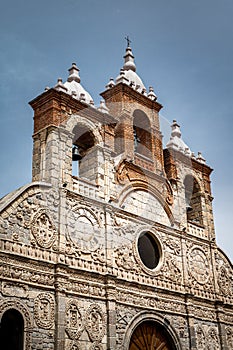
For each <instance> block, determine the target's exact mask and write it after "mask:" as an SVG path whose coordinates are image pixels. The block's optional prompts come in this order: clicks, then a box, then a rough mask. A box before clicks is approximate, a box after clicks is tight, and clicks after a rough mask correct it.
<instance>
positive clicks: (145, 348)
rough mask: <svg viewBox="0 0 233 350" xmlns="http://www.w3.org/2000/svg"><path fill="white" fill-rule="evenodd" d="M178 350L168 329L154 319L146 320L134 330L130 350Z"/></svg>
mask: <svg viewBox="0 0 233 350" xmlns="http://www.w3.org/2000/svg"><path fill="white" fill-rule="evenodd" d="M151 349H161V350H176V347H175V345H174V342H173V341H172V339H171V336H170V335H169V334H168V332H167V331H166V329H165V328H164V327H163V326H161V325H160V324H158V323H157V322H154V321H144V322H142V323H140V324H139V325H138V326H137V327H136V329H135V330H134V332H133V334H132V336H131V339H130V345H129V350H151Z"/></svg>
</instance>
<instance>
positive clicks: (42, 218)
mask: <svg viewBox="0 0 233 350" xmlns="http://www.w3.org/2000/svg"><path fill="white" fill-rule="evenodd" d="M31 232H32V234H33V236H34V238H35V240H36V242H37V244H38V245H39V246H41V247H42V248H50V247H51V246H52V245H53V243H54V241H55V238H56V228H55V225H54V224H53V222H52V220H51V219H50V217H49V216H48V214H47V213H46V210H45V209H40V210H39V211H38V212H37V213H36V214H35V215H34V217H33V219H32V222H31Z"/></svg>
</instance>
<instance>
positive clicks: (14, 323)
mask: <svg viewBox="0 0 233 350" xmlns="http://www.w3.org/2000/svg"><path fill="white" fill-rule="evenodd" d="M0 344H1V347H3V349H4V350H23V349H24V319H23V316H22V315H21V313H20V312H19V311H18V310H16V309H8V310H7V311H5V312H4V314H3V315H2V319H1V323H0Z"/></svg>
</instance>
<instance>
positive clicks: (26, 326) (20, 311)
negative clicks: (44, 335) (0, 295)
mask: <svg viewBox="0 0 233 350" xmlns="http://www.w3.org/2000/svg"><path fill="white" fill-rule="evenodd" d="M11 310H14V312H16V314H15V315H18V320H19V323H20V322H21V323H23V348H22V349H23V350H31V334H32V327H33V321H32V317H31V313H30V312H29V310H28V308H27V307H26V305H24V304H23V303H22V302H20V301H19V300H16V299H11V300H9V299H7V300H5V301H3V302H2V303H0V325H1V326H2V323H3V325H4V322H5V321H4V318H5V317H6V316H7V317H8V316H9V315H10V312H11ZM8 312H9V313H8ZM20 315H21V317H20ZM16 317H17V316H16ZM20 320H21V321H20ZM1 336H2V333H1V330H0V344H1ZM0 346H1V345H0ZM16 349H17V348H16ZM4 350H11V348H8V347H6V348H5V347H4ZM13 350H15V349H14V348H13ZM17 350H18V349H17Z"/></svg>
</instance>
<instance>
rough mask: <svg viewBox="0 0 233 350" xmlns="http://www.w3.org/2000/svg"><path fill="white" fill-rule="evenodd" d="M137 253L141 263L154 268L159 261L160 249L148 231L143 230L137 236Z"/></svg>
mask: <svg viewBox="0 0 233 350" xmlns="http://www.w3.org/2000/svg"><path fill="white" fill-rule="evenodd" d="M138 253H139V256H140V258H141V261H142V262H143V264H144V265H145V266H146V267H147V268H148V269H150V270H154V269H155V268H156V267H157V266H158V264H159V261H160V250H159V247H158V244H157V242H156V240H155V238H154V236H153V235H152V234H151V233H150V232H143V233H141V234H140V236H139V238H138Z"/></svg>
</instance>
